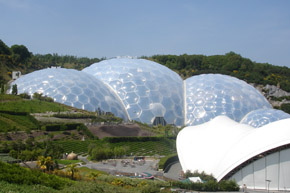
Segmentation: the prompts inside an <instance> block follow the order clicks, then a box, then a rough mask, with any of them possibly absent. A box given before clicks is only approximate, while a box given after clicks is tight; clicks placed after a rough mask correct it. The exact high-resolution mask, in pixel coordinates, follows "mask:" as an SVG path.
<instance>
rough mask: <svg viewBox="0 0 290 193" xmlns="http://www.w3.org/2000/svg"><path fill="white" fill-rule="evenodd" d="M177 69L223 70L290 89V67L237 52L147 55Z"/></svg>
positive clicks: (189, 73)
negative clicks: (255, 60)
mask: <svg viewBox="0 0 290 193" xmlns="http://www.w3.org/2000/svg"><path fill="white" fill-rule="evenodd" d="M143 58H146V59H149V60H153V61H155V62H157V63H160V64H163V65H165V66H167V67H168V68H170V69H172V70H174V71H176V72H177V73H178V74H179V75H180V76H181V77H182V78H184V79H186V78H188V77H191V76H194V75H199V74H205V73H219V74H226V75H231V76H234V77H237V78H239V79H241V80H245V81H246V82H248V83H256V84H262V85H266V84H270V85H278V86H279V87H280V88H281V89H283V90H285V91H288V92H290V69H289V68H287V67H281V66H274V65H271V64H268V63H257V62H253V61H251V60H250V59H248V58H244V57H242V56H241V55H239V54H236V53H234V52H229V53H227V54H225V55H213V56H204V55H187V54H184V55H180V56H176V55H154V56H152V57H143Z"/></svg>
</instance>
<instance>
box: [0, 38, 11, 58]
mask: <svg viewBox="0 0 290 193" xmlns="http://www.w3.org/2000/svg"><path fill="white" fill-rule="evenodd" d="M0 54H3V55H11V51H10V48H9V47H8V46H7V45H6V44H5V43H4V42H3V41H2V40H0Z"/></svg>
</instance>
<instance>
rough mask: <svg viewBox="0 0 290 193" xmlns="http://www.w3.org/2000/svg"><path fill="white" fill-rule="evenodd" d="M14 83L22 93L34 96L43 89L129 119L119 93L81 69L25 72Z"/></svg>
mask: <svg viewBox="0 0 290 193" xmlns="http://www.w3.org/2000/svg"><path fill="white" fill-rule="evenodd" d="M14 84H16V85H17V88H18V93H27V94H29V95H31V96H32V95H33V94H34V93H35V92H37V93H42V94H43V96H48V97H51V98H53V99H54V101H56V102H59V103H62V104H66V105H69V106H72V107H76V108H79V109H85V110H88V111H93V112H95V111H97V110H98V109H99V108H100V110H102V111H104V112H111V113H113V114H114V115H115V116H117V117H120V118H123V119H124V120H128V116H127V113H126V110H125V108H124V107H123V104H122V102H121V101H120V100H119V98H118V96H117V95H116V94H115V93H114V92H113V91H112V90H111V89H110V88H108V87H107V86H106V85H105V84H104V83H103V82H101V81H99V80H97V79H96V78H94V77H93V76H91V75H88V74H87V73H84V72H81V71H77V70H73V69H63V68H47V69H43V70H38V71H34V72H32V73H29V74H26V75H24V76H21V77H20V78H19V79H17V80H15V81H14V82H12V83H11V85H14ZM11 92H12V89H11V90H10V93H11Z"/></svg>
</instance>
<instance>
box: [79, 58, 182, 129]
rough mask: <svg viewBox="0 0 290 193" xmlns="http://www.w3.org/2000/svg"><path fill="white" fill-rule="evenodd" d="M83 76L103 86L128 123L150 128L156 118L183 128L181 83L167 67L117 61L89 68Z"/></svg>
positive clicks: (141, 61) (133, 60)
mask: <svg viewBox="0 0 290 193" xmlns="http://www.w3.org/2000/svg"><path fill="white" fill-rule="evenodd" d="M83 72H86V73H89V74H92V75H93V76H95V77H96V78H97V79H99V80H102V81H104V82H105V83H107V84H108V85H109V86H110V87H111V88H112V89H113V90H114V91H115V92H116V93H117V94H118V96H119V97H120V98H121V100H122V102H123V103H124V106H125V108H126V109H127V111H128V114H129V117H130V119H131V120H136V121H140V122H143V123H148V124H152V123H153V121H154V119H155V118H156V117H164V119H165V121H166V122H167V123H168V124H175V125H178V126H181V125H183V124H184V118H183V117H184V116H183V112H184V111H183V81H182V79H181V78H180V76H179V75H178V74H176V73H175V72H174V71H172V70H170V69H168V68H167V67H165V66H163V65H161V64H158V63H156V62H152V61H149V60H144V59H129V58H117V59H110V60H104V61H101V62H99V63H95V64H92V65H91V66H89V67H87V68H85V69H83Z"/></svg>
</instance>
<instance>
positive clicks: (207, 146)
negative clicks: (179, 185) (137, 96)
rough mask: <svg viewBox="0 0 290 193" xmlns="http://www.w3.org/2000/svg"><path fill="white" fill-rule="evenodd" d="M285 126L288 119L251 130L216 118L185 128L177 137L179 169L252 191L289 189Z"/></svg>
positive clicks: (288, 140) (289, 136)
mask: <svg viewBox="0 0 290 193" xmlns="http://www.w3.org/2000/svg"><path fill="white" fill-rule="evenodd" d="M289 124H290V119H289V118H288V119H283V120H279V121H276V122H272V123H270V124H267V125H265V126H262V127H259V128H253V127H251V126H249V125H245V124H240V123H237V122H235V121H233V120H231V119H229V118H228V117H225V116H218V117H216V118H214V119H213V120H211V121H209V122H207V123H204V124H201V125H197V126H189V127H186V128H184V129H183V130H182V131H180V132H179V134H178V136H177V153H178V157H179V160H180V163H181V166H182V169H183V171H187V170H190V171H192V172H193V171H195V170H198V171H204V172H206V173H208V174H213V176H214V177H215V178H217V180H218V181H220V180H222V179H234V180H236V182H237V183H238V184H239V185H240V186H242V185H243V184H246V185H247V187H248V188H252V189H267V188H268V187H267V186H268V185H269V188H270V189H271V190H290V129H289ZM267 180H268V181H267ZM269 181H270V182H271V183H270V184H268V182H269Z"/></svg>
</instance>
